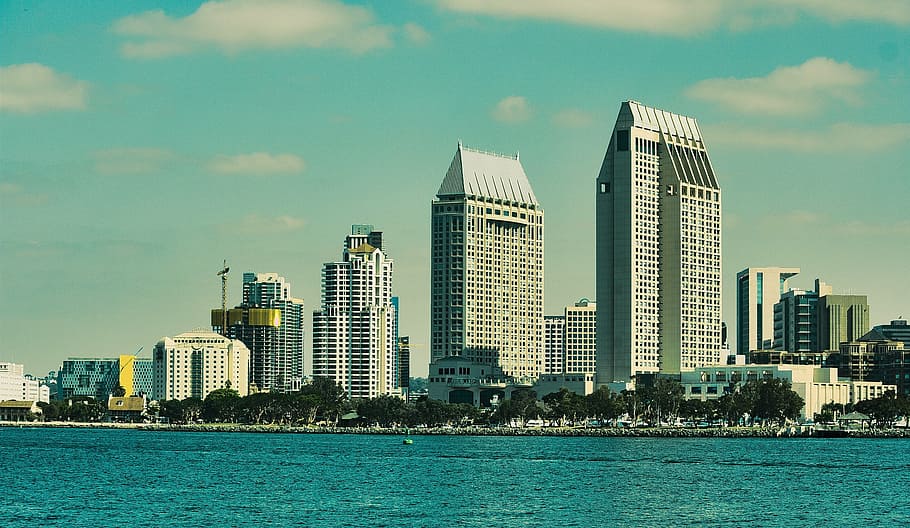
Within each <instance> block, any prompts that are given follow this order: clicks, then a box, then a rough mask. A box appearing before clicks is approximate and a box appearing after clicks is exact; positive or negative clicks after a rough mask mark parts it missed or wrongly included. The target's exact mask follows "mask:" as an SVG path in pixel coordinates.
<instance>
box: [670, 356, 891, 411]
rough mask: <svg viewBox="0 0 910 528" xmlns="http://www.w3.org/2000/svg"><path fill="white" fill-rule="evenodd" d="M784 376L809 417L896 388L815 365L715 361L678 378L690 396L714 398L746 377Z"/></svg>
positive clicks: (687, 396)
mask: <svg viewBox="0 0 910 528" xmlns="http://www.w3.org/2000/svg"><path fill="white" fill-rule="evenodd" d="M775 378H776V379H783V380H786V381H788V382H789V383H790V387H791V389H792V390H793V391H794V392H796V393H797V394H799V395H800V397H802V398H803V400H804V401H805V405H804V406H803V409H802V411H801V412H800V415H801V416H802V417H803V418H804V419H805V418H812V417H813V416H814V415H815V414H816V413H820V412H821V409H822V405H824V404H826V403H831V402H833V403H839V404H855V403H857V402H859V401H862V400H869V399H873V398H878V397H881V396H883V395H884V394H885V392H887V391H889V390H891V391H894V390H896V387H895V386H894V385H886V384H883V383H881V382H880V381H851V380H839V379H838V377H837V369H836V368H830V367H818V366H815V365H714V366H707V367H699V368H696V369H692V370H684V371H682V373H681V376H680V381H681V383H682V385H683V388H684V390H685V397H686V398H689V399H699V400H713V399H717V398H720V397H721V396H723V395H724V394H729V393H732V392H733V391H734V390H735V389H736V386H737V385H740V384H743V383H745V382H748V381H758V380H770V379H775Z"/></svg>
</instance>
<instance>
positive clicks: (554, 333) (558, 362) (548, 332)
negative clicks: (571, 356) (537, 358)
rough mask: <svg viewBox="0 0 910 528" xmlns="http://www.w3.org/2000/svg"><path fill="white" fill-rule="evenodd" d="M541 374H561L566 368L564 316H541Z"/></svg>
mask: <svg viewBox="0 0 910 528" xmlns="http://www.w3.org/2000/svg"><path fill="white" fill-rule="evenodd" d="M543 328H544V347H543V374H562V373H563V372H565V369H566V316H565V315H545V316H544V317H543Z"/></svg>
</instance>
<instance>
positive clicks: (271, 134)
mask: <svg viewBox="0 0 910 528" xmlns="http://www.w3.org/2000/svg"><path fill="white" fill-rule="evenodd" d="M907 94H910V4H908V3H906V2H902V1H891V0H868V1H866V2H853V1H847V0H828V1H824V2H822V1H818V0H788V1H783V0H771V1H762V2H758V1H755V2H752V1H745V2H726V1H722V0H697V1H694V2H671V1H669V0H655V1H652V2H634V3H633V2H624V1H615V2H614V1H609V0H604V1H602V2H588V1H583V0H563V1H561V2H548V1H543V0H526V1H523V2H511V1H505V0H486V1H481V0H414V1H406V0H402V1H396V2H375V3H370V2H360V3H354V2H345V3H343V2H340V1H336V0H311V1H304V0H301V1H291V0H260V1H256V2H250V1H242V0H230V1H223V2H208V3H201V2H183V1H181V2H145V1H142V2H140V1H117V2H115V1H95V2H42V1H34V0H31V1H7V0H2V1H0V361H14V362H17V363H24V364H25V365H26V370H28V371H31V372H33V373H36V374H43V373H44V372H47V371H49V370H53V369H56V368H57V366H58V365H59V364H60V363H61V362H62V360H63V359H65V358H66V357H69V356H112V355H116V354H121V353H132V352H135V351H136V350H138V349H139V348H140V347H144V350H143V354H147V353H148V352H149V351H150V350H151V348H152V347H153V346H154V344H155V342H157V340H158V339H159V338H160V337H162V336H165V335H174V334H177V333H180V332H183V331H187V330H190V329H192V328H196V327H204V326H207V325H208V322H209V310H210V309H211V308H213V307H215V306H216V305H219V304H220V282H219V281H218V278H217V277H216V276H215V273H216V272H217V271H218V270H219V269H220V264H221V261H222V259H225V258H226V259H227V260H228V263H229V265H230V266H231V269H232V274H231V278H230V283H229V292H228V293H229V304H236V303H238V302H239V300H240V276H241V273H242V272H243V271H256V272H273V271H274V272H278V273H280V274H282V275H283V276H285V277H286V278H287V279H288V280H289V281H290V282H291V283H292V292H293V294H294V295H295V296H298V297H302V298H304V300H305V302H306V311H307V312H308V317H307V339H308V341H309V339H310V335H309V329H310V320H311V318H310V315H311V313H312V311H313V310H314V309H317V308H318V307H319V281H320V270H321V266H322V263H323V262H327V261H334V260H337V259H338V258H339V257H340V250H341V246H342V241H343V239H344V237H345V235H346V234H347V233H348V232H349V229H350V225H351V224H353V223H371V224H374V225H375V226H376V228H377V229H380V230H383V231H384V232H385V233H386V235H385V237H386V241H387V246H388V247H387V249H388V253H389V255H390V256H391V257H392V258H394V259H395V261H396V272H395V273H396V275H395V285H396V286H395V289H396V290H397V294H398V295H399V296H400V298H401V308H402V325H401V331H402V333H403V334H410V335H411V336H412V342H416V343H427V342H428V341H427V335H428V323H429V317H428V309H429V297H428V290H429V287H428V286H429V269H428V241H429V229H428V222H429V216H430V213H429V205H430V201H431V200H432V198H433V196H434V194H435V192H436V190H437V188H438V186H439V183H440V182H441V181H442V178H443V176H444V175H445V171H446V169H447V168H448V165H449V163H450V161H451V159H452V156H453V155H454V152H455V148H456V144H457V142H458V141H459V140H462V141H464V142H465V144H467V145H469V146H473V147H478V148H483V149H486V150H494V151H499V152H507V153H512V152H516V151H518V152H520V153H521V160H522V164H523V165H524V167H525V171H526V172H527V174H528V177H529V179H530V181H531V183H532V185H533V186H534V189H535V192H536V194H537V196H538V198H539V199H540V201H541V202H542V204H543V206H544V208H545V211H546V261H545V275H546V290H545V295H546V311H547V313H558V312H560V311H561V309H562V307H563V306H565V305H567V304H571V303H573V302H574V301H576V300H578V299H579V298H581V297H588V298H593V297H594V296H595V292H594V273H593V268H594V247H593V242H594V227H593V220H594V196H593V193H594V180H595V178H596V175H597V171H598V170H599V167H600V163H601V161H602V159H603V154H604V150H605V147H606V143H607V141H608V139H609V136H610V133H611V131H612V127H613V123H614V121H615V118H616V114H617V112H618V110H619V104H620V102H621V101H623V100H627V99H635V100H637V101H641V102H643V103H645V104H648V105H651V106H655V107H658V108H662V109H665V110H670V111H673V112H677V113H681V114H685V115H690V116H692V117H695V118H696V119H698V121H699V124H700V126H701V128H702V131H703V133H704V136H705V140H706V143H707V145H708V149H709V154H710V157H711V158H712V161H713V163H714V165H715V169H716V171H717V174H718V177H719V181H720V184H721V187H722V189H723V192H724V197H723V200H724V202H723V214H724V216H723V224H724V230H723V246H724V248H723V252H724V271H723V278H724V280H723V289H724V294H723V295H724V298H723V304H724V318H725V319H726V320H727V321H728V323H729V324H730V326H731V331H732V330H733V328H732V324H733V321H734V297H733V285H734V278H735V274H736V272H737V271H739V270H740V269H742V268H745V267H747V266H798V267H801V268H802V274H801V275H800V276H799V277H797V278H795V279H794V280H793V281H792V284H793V285H795V286H802V287H809V286H811V283H812V281H813V280H814V279H815V277H819V278H821V279H822V280H824V281H826V282H828V283H829V284H832V285H833V286H834V288H835V291H836V292H853V293H861V294H867V295H868V296H869V302H870V305H871V319H872V323H873V324H877V323H885V322H887V321H889V320H891V319H894V318H896V317H898V316H900V315H903V316H904V317H905V318H906V317H908V316H910V306H908V301H907V299H908V298H910V286H908V282H907V277H906V274H907V272H906V270H907V267H908V262H910V219H908V216H907V202H908V198H910V183H908V169H907V167H908V165H910V154H908V152H910V149H908V147H910V99H908V95H907ZM310 345H311V343H309V342H308V343H307V347H306V348H307V370H309V367H310V358H309V354H310V348H311V347H310ZM414 356H415V357H414V359H413V361H412V371H413V372H415V373H416V374H424V373H425V372H426V361H427V357H428V351H427V350H426V349H425V348H417V349H416V350H415V352H414Z"/></svg>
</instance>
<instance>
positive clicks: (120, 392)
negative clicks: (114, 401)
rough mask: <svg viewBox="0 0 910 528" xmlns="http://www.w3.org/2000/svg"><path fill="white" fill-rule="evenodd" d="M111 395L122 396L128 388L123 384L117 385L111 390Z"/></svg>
mask: <svg viewBox="0 0 910 528" xmlns="http://www.w3.org/2000/svg"><path fill="white" fill-rule="evenodd" d="M111 396H114V397H115V398H122V397H124V396H126V388H124V387H123V385H117V387H116V388H114V390H113V392H111Z"/></svg>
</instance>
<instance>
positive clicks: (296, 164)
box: [208, 152, 304, 174]
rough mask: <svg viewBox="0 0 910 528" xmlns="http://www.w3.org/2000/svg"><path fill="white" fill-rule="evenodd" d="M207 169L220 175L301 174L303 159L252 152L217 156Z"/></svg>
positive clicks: (293, 156)
mask: <svg viewBox="0 0 910 528" xmlns="http://www.w3.org/2000/svg"><path fill="white" fill-rule="evenodd" d="M208 167H209V169H210V170H212V171H214V172H218V173H221V174H296V173H299V172H303V168H304V163H303V159H302V158H300V157H299V156H295V155H293V154H269V153H268V152H253V153H252V154H239V155H236V156H218V157H216V158H215V159H213V160H212V161H211V162H209V165H208Z"/></svg>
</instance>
